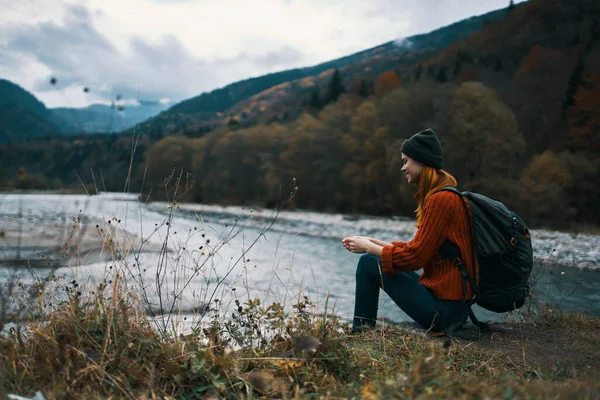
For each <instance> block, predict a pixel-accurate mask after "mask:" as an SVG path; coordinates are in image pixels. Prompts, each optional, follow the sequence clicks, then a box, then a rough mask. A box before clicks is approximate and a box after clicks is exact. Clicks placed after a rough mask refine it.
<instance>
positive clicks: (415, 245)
mask: <svg viewBox="0 0 600 400" xmlns="http://www.w3.org/2000/svg"><path fill="white" fill-rule="evenodd" d="M462 202H463V200H462V199H461V197H460V196H458V195H457V194H455V193H451V192H437V193H434V194H432V195H431V196H429V198H428V199H427V201H426V203H425V213H424V214H423V219H422V222H421V226H420V227H419V229H418V230H417V233H416V234H415V236H414V238H413V239H412V240H411V241H409V242H392V245H391V246H385V247H384V248H383V250H382V253H381V260H382V267H383V272H384V274H386V275H391V274H394V273H396V272H404V271H416V270H419V269H421V268H423V273H422V274H421V276H420V278H419V282H420V283H421V284H422V285H423V286H425V287H427V288H429V289H431V291H432V292H433V295H434V296H435V297H437V298H438V299H444V300H461V299H462V298H463V283H462V277H461V275H460V270H459V269H458V267H457V266H456V265H454V263H453V261H452V260H442V259H441V257H440V247H441V246H442V244H443V243H444V242H445V241H446V240H447V239H450V241H451V242H452V243H454V244H455V245H456V246H457V247H458V249H459V252H460V255H461V260H462V263H463V264H464V265H465V267H466V268H467V271H468V272H469V274H470V275H471V276H472V277H474V278H475V276H476V275H475V274H474V267H475V266H474V265H473V241H472V238H471V231H470V223H471V222H470V221H471V215H470V208H469V214H467V211H466V210H465V207H464V205H463V203H462ZM471 297H472V290H471V287H470V285H469V284H467V299H469V298H471Z"/></svg>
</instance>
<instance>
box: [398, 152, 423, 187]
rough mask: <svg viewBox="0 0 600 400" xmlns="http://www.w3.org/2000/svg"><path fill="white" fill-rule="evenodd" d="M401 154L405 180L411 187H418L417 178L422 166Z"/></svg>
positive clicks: (419, 175)
mask: <svg viewBox="0 0 600 400" xmlns="http://www.w3.org/2000/svg"><path fill="white" fill-rule="evenodd" d="M401 154H402V172H404V174H406V180H407V181H408V183H410V184H411V185H418V184H419V178H420V177H421V171H422V170H423V164H421V163H420V162H418V161H416V160H415V159H412V158H410V157H409V156H407V155H406V154H404V153H401Z"/></svg>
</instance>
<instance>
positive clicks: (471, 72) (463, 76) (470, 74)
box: [456, 65, 479, 84]
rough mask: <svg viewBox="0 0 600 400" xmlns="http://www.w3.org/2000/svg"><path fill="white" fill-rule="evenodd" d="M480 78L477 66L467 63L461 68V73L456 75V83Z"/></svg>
mask: <svg viewBox="0 0 600 400" xmlns="http://www.w3.org/2000/svg"><path fill="white" fill-rule="evenodd" d="M478 79H479V76H478V74H477V71H475V68H474V67H473V66H472V65H467V66H464V67H463V68H462V69H461V71H460V74H459V75H458V76H457V77H456V83H457V84H461V83H463V82H471V81H477V80H478Z"/></svg>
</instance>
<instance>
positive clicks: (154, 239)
mask: <svg viewBox="0 0 600 400" xmlns="http://www.w3.org/2000/svg"><path fill="white" fill-rule="evenodd" d="M275 217H276V218H275ZM414 233H415V227H414V221H413V220H410V219H405V218H379V217H372V216H349V215H342V214H326V213H316V212H305V211H285V209H284V210H283V211H280V212H279V213H278V214H277V215H275V214H274V212H273V211H272V210H253V209H249V208H243V207H219V206H212V205H200V204H182V205H169V204H168V203H158V202H157V203H150V204H145V203H142V202H140V201H138V198H137V195H132V194H119V193H101V194H99V195H93V196H86V195H61V194H49V193H37V194H0V282H1V281H4V282H6V281H7V280H8V279H9V278H11V277H14V276H15V274H16V275H18V277H19V279H20V280H21V281H23V282H26V283H27V282H32V281H34V280H35V279H39V277H40V276H45V274H47V273H48V272H49V271H50V269H49V267H48V261H49V262H50V263H52V265H56V269H55V270H53V273H54V275H55V276H60V277H64V278H63V281H62V282H63V285H66V284H67V283H68V284H69V285H71V286H73V282H74V281H75V282H76V283H77V286H76V287H77V289H76V290H81V288H82V287H87V288H88V290H94V286H95V285H98V284H99V283H100V282H102V281H103V280H105V281H106V282H109V283H112V280H113V279H114V276H115V273H117V272H119V273H120V274H122V275H123V276H125V277H126V281H127V283H128V290H129V291H130V292H132V293H136V294H138V295H139V296H141V297H142V298H145V299H146V301H148V302H150V303H152V304H153V305H154V307H155V309H157V310H160V309H161V308H162V310H166V311H169V310H173V311H178V312H179V313H180V316H185V315H193V313H194V312H197V311H199V310H204V309H206V307H207V305H208V304H219V305H221V307H225V308H227V307H230V306H231V305H232V304H233V303H234V302H235V300H236V299H238V300H239V301H240V303H242V304H243V303H245V302H247V301H248V299H249V298H261V299H262V301H263V304H265V303H270V302H272V301H276V302H280V303H282V304H284V305H285V306H287V307H288V308H289V307H291V306H293V305H294V304H296V303H297V302H298V300H302V301H304V300H305V299H304V296H306V297H307V298H308V300H309V301H310V302H311V303H312V304H313V305H314V306H313V307H314V311H316V312H318V313H322V312H323V311H324V310H325V309H326V308H327V310H328V312H331V310H332V309H333V310H334V311H335V312H336V313H337V315H339V316H340V317H342V318H345V319H348V320H349V319H350V318H351V316H352V310H353V305H354V280H355V278H354V273H355V266H356V263H357V261H358V257H359V256H358V255H355V254H351V253H349V252H347V251H346V250H345V249H344V248H343V247H342V245H341V239H342V238H343V237H345V236H350V235H362V236H370V237H376V238H379V239H382V240H386V241H392V240H404V241H406V240H410V238H411V237H412V236H413V235H414ZM532 237H533V243H534V249H535V257H536V266H537V268H536V271H535V272H534V275H535V276H536V277H539V279H537V284H536V290H535V295H536V299H537V300H542V301H545V302H548V303H549V304H550V307H551V308H553V307H556V306H557V305H560V308H562V309H566V310H577V311H585V312H588V313H589V314H591V315H595V316H600V301H599V300H600V236H594V235H585V234H572V233H562V232H552V231H533V232H532ZM65 243H66V244H67V246H66V247H65V246H64V244H65ZM75 245H78V247H76V246H75ZM164 249H166V250H167V252H164V251H163V250H164ZM65 250H67V251H68V252H70V254H66V252H65ZM36 277H37V278H36ZM158 282H159V283H160V285H157V283H158ZM56 285H59V283H56ZM157 287H160V293H159V291H158V289H157ZM144 296H145V297H144ZM215 300H217V301H215ZM536 304H537V303H536ZM475 312H476V314H477V315H479V316H480V317H482V318H483V319H491V320H500V319H502V318H504V317H505V316H503V315H498V314H493V313H490V312H487V311H485V310H483V309H481V308H478V307H476V309H475ZM379 315H380V316H381V317H384V318H386V319H389V320H391V321H397V322H400V321H406V320H408V317H407V316H406V315H405V314H404V313H403V312H402V311H400V310H399V309H398V308H397V307H395V306H394V304H393V303H392V302H391V301H390V299H389V298H387V296H386V295H385V294H383V295H382V296H381V301H380V314H379ZM512 317H514V316H512ZM512 317H511V318H512ZM184 318H185V317H184Z"/></svg>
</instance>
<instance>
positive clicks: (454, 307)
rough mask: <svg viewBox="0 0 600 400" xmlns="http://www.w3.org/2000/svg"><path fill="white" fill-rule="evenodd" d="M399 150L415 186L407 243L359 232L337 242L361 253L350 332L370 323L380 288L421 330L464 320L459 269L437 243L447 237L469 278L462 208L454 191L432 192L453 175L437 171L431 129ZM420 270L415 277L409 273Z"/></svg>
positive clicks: (438, 155)
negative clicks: (412, 227)
mask: <svg viewBox="0 0 600 400" xmlns="http://www.w3.org/2000/svg"><path fill="white" fill-rule="evenodd" d="M401 153H402V161H403V167H402V172H404V174H405V175H406V180H407V181H408V183H409V184H411V185H413V186H416V187H417V188H418V192H417V193H416V195H415V199H416V200H417V204H418V208H417V210H416V217H417V232H416V234H415V236H414V238H413V239H412V240H410V241H408V242H392V243H386V242H383V241H381V240H378V239H373V238H365V237H360V236H353V237H347V238H345V239H344V240H342V243H343V245H344V247H346V249H348V250H349V251H351V252H353V253H357V254H361V253H364V255H363V256H361V258H360V261H359V262H358V266H357V269H356V297H355V304H354V318H353V322H352V327H353V329H354V330H360V329H361V328H362V327H364V326H375V322H376V319H377V307H378V302H379V289H380V288H382V289H383V290H384V291H385V292H386V293H387V294H388V295H389V296H390V297H391V298H392V299H393V300H394V302H395V303H396V304H397V305H398V306H399V307H400V308H401V309H402V310H403V311H404V312H405V313H406V314H407V315H408V316H409V317H411V318H412V319H414V320H415V321H416V322H417V323H418V324H420V325H421V326H423V327H424V328H426V329H433V330H434V331H443V330H446V329H448V328H449V327H450V326H451V325H452V324H455V323H457V322H458V323H462V322H464V320H465V319H466V317H467V315H468V310H465V307H468V306H467V305H466V304H468V303H464V302H463V301H462V299H463V290H464V289H463V281H462V277H461V274H460V270H459V268H458V267H457V266H456V265H455V264H454V260H451V259H447V260H444V259H443V258H442V257H441V255H440V248H441V246H442V245H443V244H444V243H445V242H446V241H447V240H449V241H451V242H452V243H454V244H455V245H456V247H458V250H459V252H460V260H461V261H462V263H463V265H465V267H466V269H467V271H468V272H469V274H470V275H471V276H474V275H473V270H474V268H473V267H474V266H473V252H472V250H473V245H472V239H471V232H470V221H471V216H470V215H468V211H467V210H468V208H465V206H464V205H463V200H462V198H461V197H460V196H458V195H457V194H456V193H452V192H448V191H441V192H438V189H440V188H443V187H447V186H456V180H455V179H454V177H453V176H452V175H450V174H449V173H447V172H446V171H444V170H443V169H442V168H443V155H442V145H441V144H440V141H439V140H438V138H437V136H436V135H435V133H434V132H433V130H431V129H426V130H424V131H421V132H419V133H417V134H415V135H413V136H412V137H411V138H409V139H408V140H406V141H404V143H403V144H402V149H401ZM421 268H422V269H423V273H422V274H421V275H420V276H419V274H417V273H416V272H415V271H417V270H419V269H421ZM466 290H467V293H466V296H467V299H470V298H471V297H472V291H471V287H470V286H469V285H467V286H466ZM457 320H458V321H457Z"/></svg>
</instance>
